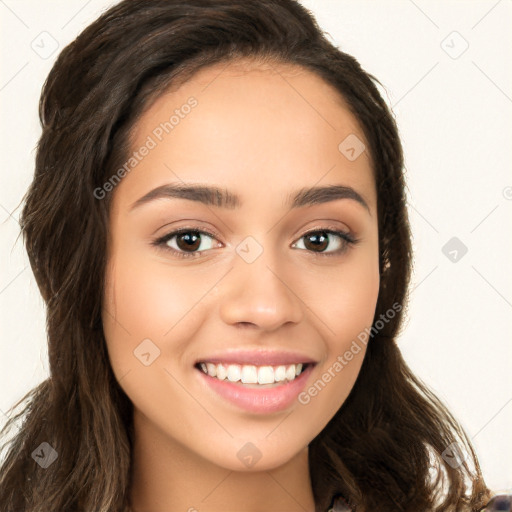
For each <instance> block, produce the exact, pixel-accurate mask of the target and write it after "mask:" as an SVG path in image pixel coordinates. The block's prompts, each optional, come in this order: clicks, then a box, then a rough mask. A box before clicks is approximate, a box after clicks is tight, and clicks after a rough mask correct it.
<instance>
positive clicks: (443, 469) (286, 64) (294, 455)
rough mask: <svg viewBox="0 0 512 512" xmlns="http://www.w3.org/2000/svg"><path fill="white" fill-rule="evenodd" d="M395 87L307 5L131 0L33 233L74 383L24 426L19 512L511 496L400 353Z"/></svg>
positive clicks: (59, 104) (377, 504) (40, 156)
mask: <svg viewBox="0 0 512 512" xmlns="http://www.w3.org/2000/svg"><path fill="white" fill-rule="evenodd" d="M374 82H377V80H376V79H375V78H374V77H372V76H371V75H369V74H368V73H366V72H365V71H364V70H362V69H361V67H360V65H359V64H358V62H357V61H356V60H355V59H354V58H352V57H351V56H349V55H347V54H345V53H343V52H341V51H340V50H339V49H337V48H335V47H334V46H333V45H332V44H331V43H329V42H328V40H327V39H326V38H325V37H324V36H323V34H322V32H321V31H320V29H319V27H318V26H317V24H316V23H315V21H314V19H313V18H312V17H311V15H310V14H309V13H308V11H306V10H305V9H304V8H303V7H301V5H299V4H298V3H297V2H296V1H294V0H272V1H271V0H265V1H255V0H251V1H247V0H246V1H227V0H189V1H186V2H185V1H175V0H174V1H169V0H145V1H134V0H125V1H123V2H120V3H119V4H117V5H115V6H114V7H112V8H111V9H109V10H108V11H107V12H106V13H104V14H103V15H102V16H101V17H100V18H99V19H98V20H96V21H95V22H94V23H93V24H92V25H90V26H89V27H87V28H86V29H85V30H84V31H83V32H82V34H80V36H79V37H78V38H77V39H76V40H75V41H73V42H72V43H71V44H70V45H69V46H68V47H66V48H65V49H64V50H63V51H62V53H61V54H60V56H59V58H58V59H57V62H56V63H55V65H54V67H53V69H52V70H51V72H50V75H49V76H48V79H47V82H46V83H45V86H44V89H43V92H42V96H41V103H40V118H41V123H42V126H43V133H42V136H41V139H40V143H39V146H38V152H37V157H36V171H35V176H34V181H33V183H32V185H31V187H30V189H29V191H28V193H27V196H26V202H25V205H24V209H23V213H22V218H21V225H22V232H23V235H24V239H25V243H26V247H27V251H28V255H29V258H30V262H31V266H32V269H33V272H34V275H35V276H36V279H37V282H38V285H39V288H40V290H41V293H42V296H43V298H44V300H45V302H46V304H47V311H48V319H47V327H48V340H49V361H50V372H51V375H50V378H49V379H47V380H46V381H44V382H43V383H42V384H40V385H39V386H38V387H37V388H36V389H34V390H33V391H32V392H31V394H30V396H27V397H26V399H27V405H26V408H25V409H24V410H23V411H21V412H20V413H19V414H18V415H17V416H13V418H12V419H11V421H10V423H9V424H8V425H7V427H6V430H7V428H8V427H10V426H12V425H13V422H14V421H15V420H16V419H17V418H21V417H23V418H24V423H23V425H22V427H21V429H20V431H19V432H18V433H17V435H16V436H15V437H14V439H13V441H12V442H11V444H10V446H9V451H8V453H7V457H6V459H5V461H4V463H3V466H2V470H1V476H0V502H1V503H2V505H3V509H5V510H7V511H21V510H23V511H36V510H65V511H72V510H77V511H114V510H115V511H129V510H131V511H133V512H141V511H152V512H156V511H159V512H160V511H162V512H163V511H175V510H189V512H192V511H195V510H208V511H210V512H212V511H216V510H224V511H227V510H244V511H257V510H258V511H259V510H273V511H285V510H286V511H287V512H294V511H298V510H308V511H315V512H324V511H326V510H331V509H332V510H338V511H340V510H358V511H361V510H364V511H375V510H379V511H388V510H389V511H397V510H403V511H415V512H417V511H424V510H434V508H435V507H437V508H435V510H438V511H448V510H468V511H469V510H471V511H477V510H482V508H483V507H484V506H485V505H486V503H488V502H489V500H490V498H491V495H492V493H491V491H490V490H489V489H488V488H487V486H486V484H485V482H484V479H483V476H482V474H481V471H480V467H479V464H478V460H477V457H476V455H475V453H474V451H473V448H472V446H471V444H470V442H469V439H468V438H467V436H466V434H465V433H464V431H463V430H462V428H461V427H460V425H459V424H458V423H457V422H456V420H455V419H454V418H453V417H452V415H451V414H450V413H449V412H448V411H447V410H446V408H445V407H444V406H443V404H442V403H441V402H440V401H439V400H438V399H437V398H436V396H434V395H433V394H432V393H431V392H430V391H429V390H428V389H427V388H426V387H425V385H424V384H422V383H421V382H420V381H419V379H417V378H416V377H415V376H414V375H413V374H412V373H411V371H410V370H409V368H408V367H407V365H406V364H405V362H404V361H403V359H402V357H401V355H400V352H399V350H398V348H397V345H396V342H395V337H396V335H397V333H398V331H399V328H400V325H401V322H402V318H403V312H404V309H405V307H406V301H407V289H408V284H409V276H410V267H411V242H410V231H409V224H408V219H407V211H406V201H405V193H404V178H403V174H402V167H403V155H402V147H401V144H400V140H399V137H398V132H397V128H396V125H395V122H394V120H393V117H392V115H391V113H390V111H389V109H388V107H387V106H386V104H385V102H384V101H383V99H382V98H381V96H380V95H379V93H378V91H377V88H376V87H375V84H374ZM204 242H206V245H205V244H204ZM196 253H197V254H196Z"/></svg>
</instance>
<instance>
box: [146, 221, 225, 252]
mask: <svg viewBox="0 0 512 512" xmlns="http://www.w3.org/2000/svg"><path fill="white" fill-rule="evenodd" d="M205 239H206V240H208V239H210V240H211V242H209V243H208V242H207V241H205ZM213 240H216V238H215V235H213V234H212V233H208V232H207V231H202V230H198V229H190V228H185V229H180V230H178V231H173V232H172V233H168V234H167V235H165V236H163V237H162V238H159V239H158V240H156V241H155V242H153V244H154V245H156V246H157V247H161V248H163V249H164V250H168V251H171V253H173V254H176V255H177V256H181V257H184V258H186V257H195V256H198V255H199V254H200V253H201V252H203V251H207V250H208V249H212V248H214V247H218V245H217V244H215V243H214V242H213Z"/></svg>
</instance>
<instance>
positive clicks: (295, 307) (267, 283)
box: [219, 251, 305, 331]
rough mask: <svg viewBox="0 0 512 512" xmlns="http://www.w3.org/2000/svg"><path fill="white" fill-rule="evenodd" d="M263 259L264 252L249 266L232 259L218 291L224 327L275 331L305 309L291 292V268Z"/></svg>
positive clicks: (294, 319) (297, 297) (298, 320)
mask: <svg viewBox="0 0 512 512" xmlns="http://www.w3.org/2000/svg"><path fill="white" fill-rule="evenodd" d="M265 256H266V252H265V251H264V252H263V254H261V255H260V256H259V257H258V258H257V259H256V260H255V261H253V262H252V263H248V262H247V261H245V260H244V259H243V258H241V257H238V256H237V257H235V258H234V262H233V265H234V267H233V268H232V270H231V271H230V272H229V273H228V274H227V276H226V277H225V279H224V280H223V282H222V283H221V284H220V288H219V300H220V316H221V319H222V320H223V321H224V322H225V323H226V324H229V325H235V326H237V327H239V326H241V325H244V326H247V324H250V325H252V326H254V327H257V328H260V329H262V330H265V331H274V330H276V329H278V328H279V327H281V326H282V325H284V324H287V323H298V322H300V320H301V319H302V316H303V311H304V307H305V306H304V304H303V302H302V301H301V299H300V297H299V296H298V293H297V290H294V280H293V276H292V274H291V270H292V269H290V268H289V264H288V263H286V262H281V264H280V263H279V262H278V261H276V258H267V257H265ZM287 267H288V268H287Z"/></svg>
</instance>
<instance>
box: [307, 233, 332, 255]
mask: <svg viewBox="0 0 512 512" xmlns="http://www.w3.org/2000/svg"><path fill="white" fill-rule="evenodd" d="M307 239H309V240H312V248H313V249H314V248H317V249H319V248H320V249H321V250H322V251H323V250H324V249H326V247H327V243H328V236H326V234H325V231H322V232H321V233H320V235H315V234H314V235H309V236H308V237H307ZM306 246H307V244H306Z"/></svg>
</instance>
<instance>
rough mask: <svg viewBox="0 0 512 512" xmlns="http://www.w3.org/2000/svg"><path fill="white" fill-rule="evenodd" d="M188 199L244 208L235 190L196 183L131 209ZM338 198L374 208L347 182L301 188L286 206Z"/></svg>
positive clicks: (173, 187)
mask: <svg viewBox="0 0 512 512" xmlns="http://www.w3.org/2000/svg"><path fill="white" fill-rule="evenodd" d="M162 198H166V199H187V200H190V201H196V202H199V203H202V204H205V205H207V206H215V207H217V208H225V209H229V210H235V209H238V208H240V207H241V205H242V201H241V199H240V197H239V196H238V195H236V194H234V193H233V192H231V191H229V190H227V189H222V188H220V187H216V186H210V185H203V184H194V183H187V184H182V183H168V184H165V185H161V186H160V187H157V188H155V189H153V190H150V191H149V192H148V193H147V194H145V195H144V196H142V197H141V198H139V199H137V200H136V201H135V202H134V203H132V205H131V206H130V211H132V210H134V209H135V208H138V207H139V206H142V205H143V204H147V203H149V202H151V201H154V200H156V199H162ZM338 199H352V200H354V201H356V202H358V203H359V204H361V205H362V206H364V207H365V208H366V210H368V213H370V208H369V206H368V204H367V202H366V201H365V200H364V199H363V197H362V196H361V194H359V193H358V192H356V191H355V190H354V189H353V188H352V187H349V186H344V185H328V186H325V187H310V188H306V187H304V188H301V189H299V190H297V191H295V192H294V193H292V194H288V196H287V197H286V200H285V203H284V206H286V207H289V208H291V209H295V208H302V207H305V206H313V205H316V204H322V203H328V202H330V201H336V200H338Z"/></svg>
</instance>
